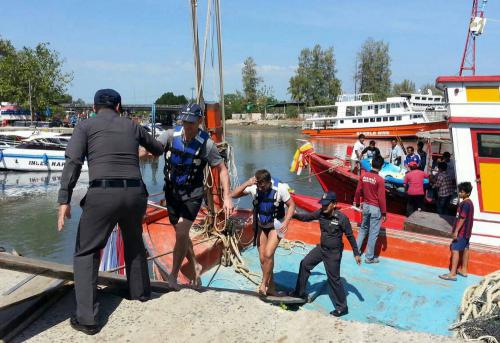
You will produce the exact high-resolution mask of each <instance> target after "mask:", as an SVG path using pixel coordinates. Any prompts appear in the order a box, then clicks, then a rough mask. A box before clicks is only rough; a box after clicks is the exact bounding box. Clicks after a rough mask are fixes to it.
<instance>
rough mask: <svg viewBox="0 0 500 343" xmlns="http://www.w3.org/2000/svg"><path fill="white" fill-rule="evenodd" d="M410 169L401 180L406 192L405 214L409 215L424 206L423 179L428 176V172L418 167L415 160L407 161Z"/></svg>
mask: <svg viewBox="0 0 500 343" xmlns="http://www.w3.org/2000/svg"><path fill="white" fill-rule="evenodd" d="M408 168H410V171H409V172H408V173H406V175H405V178H404V180H403V184H404V186H405V190H406V194H407V197H408V199H407V202H406V215H407V216H408V217H409V216H411V214H412V213H413V212H415V211H417V210H418V211H420V210H422V208H423V207H424V196H425V191H424V179H425V178H428V177H429V174H427V173H426V172H424V171H422V170H420V169H418V164H417V162H415V161H411V162H410V163H408Z"/></svg>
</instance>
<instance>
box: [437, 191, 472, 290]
mask: <svg viewBox="0 0 500 343" xmlns="http://www.w3.org/2000/svg"><path fill="white" fill-rule="evenodd" d="M457 188H458V197H459V198H460V200H461V201H460V204H459V205H458V208H457V216H456V219H455V223H454V224H453V232H452V237H453V240H452V242H451V246H450V248H451V268H450V272H449V273H448V274H443V275H439V277H440V278H441V279H443V280H449V281H456V280H457V274H458V275H460V276H463V277H467V265H468V263H469V240H470V236H471V234H472V224H473V223H474V203H473V202H472V200H471V199H470V198H469V197H470V194H471V193H472V184H471V183H470V182H462V183H460V184H459V185H458V186H457ZM460 260H461V261H462V265H461V268H460V269H458V264H459V262H460Z"/></svg>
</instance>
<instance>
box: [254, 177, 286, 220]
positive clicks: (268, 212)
mask: <svg viewBox="0 0 500 343" xmlns="http://www.w3.org/2000/svg"><path fill="white" fill-rule="evenodd" d="M279 183H280V182H279V181H278V180H276V179H274V178H273V179H272V186H271V188H270V189H269V190H268V191H267V192H264V193H261V192H259V191H257V197H256V198H255V199H254V201H253V207H254V213H255V214H256V215H257V219H258V222H259V224H261V225H267V224H269V223H272V222H273V221H274V219H282V218H283V217H284V216H285V203H284V202H283V201H279V200H278V184H279Z"/></svg>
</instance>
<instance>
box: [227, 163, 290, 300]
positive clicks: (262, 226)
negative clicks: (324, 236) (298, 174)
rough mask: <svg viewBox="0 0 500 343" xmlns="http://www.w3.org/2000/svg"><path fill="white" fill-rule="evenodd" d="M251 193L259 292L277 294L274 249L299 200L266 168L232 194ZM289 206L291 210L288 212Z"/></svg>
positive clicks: (258, 171) (284, 231) (283, 233)
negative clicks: (258, 265) (295, 199)
mask: <svg viewBox="0 0 500 343" xmlns="http://www.w3.org/2000/svg"><path fill="white" fill-rule="evenodd" d="M248 194H250V195H251V196H252V199H253V206H254V230H255V237H254V245H255V243H257V248H258V250H259V258H260V264H261V268H262V282H261V284H260V287H259V293H260V294H262V295H264V296H265V295H276V291H275V289H274V283H273V281H272V276H273V267H274V252H275V251H276V248H277V247H278V245H279V242H280V240H281V239H282V238H283V237H284V236H285V233H286V232H287V230H288V223H289V222H290V219H292V215H293V212H294V211H295V203H294V201H293V199H292V197H291V196H290V193H289V192H288V186H287V185H286V184H284V183H281V182H279V181H278V180H275V179H273V178H271V174H270V173H269V172H268V171H267V170H265V169H261V170H257V171H256V172H255V176H254V177H252V178H250V179H249V180H247V181H246V182H244V183H243V184H242V185H240V186H238V187H236V188H235V189H234V190H233V193H232V194H231V196H232V197H233V198H239V197H242V196H244V195H248ZM285 205H286V206H287V208H288V210H287V211H286V214H285Z"/></svg>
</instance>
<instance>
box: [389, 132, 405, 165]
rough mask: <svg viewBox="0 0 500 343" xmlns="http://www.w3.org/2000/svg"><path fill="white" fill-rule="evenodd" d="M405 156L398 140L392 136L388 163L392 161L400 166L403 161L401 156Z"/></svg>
mask: <svg viewBox="0 0 500 343" xmlns="http://www.w3.org/2000/svg"><path fill="white" fill-rule="evenodd" d="M404 157H405V153H404V151H403V148H401V146H400V145H399V144H398V141H397V140H396V139H395V138H393V139H392V140H391V151H390V153H389V163H392V164H394V165H396V166H400V165H401V163H402V162H403V158H404Z"/></svg>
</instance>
